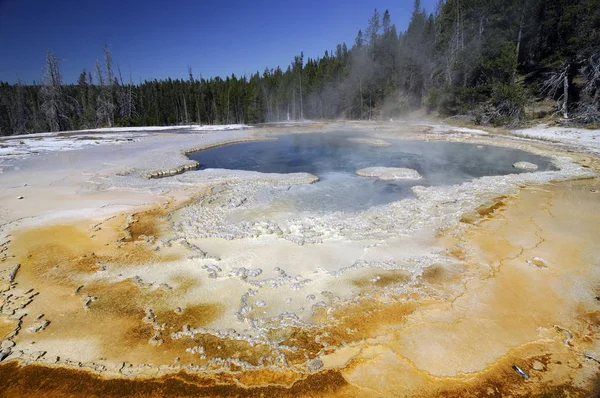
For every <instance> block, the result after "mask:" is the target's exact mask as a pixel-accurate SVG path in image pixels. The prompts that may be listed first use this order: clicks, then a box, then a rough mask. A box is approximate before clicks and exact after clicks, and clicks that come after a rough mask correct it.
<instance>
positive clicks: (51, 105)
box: [40, 51, 67, 132]
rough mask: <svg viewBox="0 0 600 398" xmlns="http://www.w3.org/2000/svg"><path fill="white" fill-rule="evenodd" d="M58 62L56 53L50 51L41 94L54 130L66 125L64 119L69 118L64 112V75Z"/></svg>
mask: <svg viewBox="0 0 600 398" xmlns="http://www.w3.org/2000/svg"><path fill="white" fill-rule="evenodd" d="M58 63H59V62H58V58H56V55H55V54H54V53H53V52H52V51H48V52H47V53H46V66H45V68H44V78H43V86H42V88H41V90H40V95H41V98H42V105H41V109H42V112H43V113H44V116H45V118H46V122H47V123H48V127H49V128H50V131H52V132H54V131H60V129H61V126H62V125H64V120H65V119H67V116H66V115H65V112H64V109H65V104H64V100H63V94H62V76H61V74H60V68H59V65H58Z"/></svg>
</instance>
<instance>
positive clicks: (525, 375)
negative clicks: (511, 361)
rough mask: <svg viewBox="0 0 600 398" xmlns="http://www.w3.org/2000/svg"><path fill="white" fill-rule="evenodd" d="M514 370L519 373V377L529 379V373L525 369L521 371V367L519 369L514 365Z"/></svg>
mask: <svg viewBox="0 0 600 398" xmlns="http://www.w3.org/2000/svg"><path fill="white" fill-rule="evenodd" d="M512 368H513V370H514V371H515V372H517V374H518V375H519V376H521V377H522V378H524V379H525V380H527V379H529V375H528V374H527V373H525V371H524V370H523V369H521V368H520V367H518V366H517V365H513V366H512Z"/></svg>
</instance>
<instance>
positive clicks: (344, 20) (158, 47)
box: [0, 0, 437, 83]
mask: <svg viewBox="0 0 600 398" xmlns="http://www.w3.org/2000/svg"><path fill="white" fill-rule="evenodd" d="M436 2H437V1H436V0H423V1H422V6H423V7H425V8H426V9H427V11H428V12H431V11H433V9H434V7H435V3H436ZM412 7H413V0H395V1H392V0H378V1H376V2H374V1H359V0H346V1H341V0H335V1H333V0H299V1H292V2H288V1H285V0H283V1H282V0H278V1H275V0H273V1H271V0H264V1H251V0H249V1H242V0H234V1H227V0H222V1H206V0H196V1H193V0H169V1H160V0H120V1H117V0H101V1H97V0H0V81H8V82H11V83H14V82H15V81H16V80H17V78H20V79H21V81H23V82H27V83H32V82H33V81H34V80H35V81H40V80H41V75H42V67H43V65H44V58H45V52H46V50H47V49H52V50H53V51H54V52H55V53H56V55H57V56H58V58H59V59H60V60H61V71H62V74H63V77H64V80H65V81H66V82H68V83H70V82H74V81H76V79H77V77H78V76H79V73H80V72H81V70H82V69H84V68H85V69H87V70H92V69H93V66H94V62H95V60H96V58H98V59H102V46H103V44H104V43H105V42H106V43H108V44H109V46H110V48H111V50H112V53H113V60H114V62H115V67H116V63H117V62H118V63H119V64H120V67H121V71H122V72H123V75H124V79H128V77H129V70H130V68H131V73H132V76H133V79H134V81H135V82H138V81H139V80H140V79H142V80H144V79H153V78H158V79H161V78H167V77H171V78H186V77H187V67H188V65H189V66H190V67H192V69H193V71H194V75H195V76H196V77H199V76H200V75H202V76H203V77H212V76H226V75H231V74H232V73H235V74H236V75H243V74H250V73H254V72H256V71H257V70H258V71H260V72H262V71H263V70H264V68H265V67H266V66H268V67H270V68H271V67H276V66H278V65H279V66H281V67H282V68H285V67H287V65H288V64H289V63H290V61H291V60H292V59H293V57H294V55H298V54H300V51H304V54H305V57H313V58H314V57H317V56H319V55H322V54H323V53H324V52H325V50H332V49H335V45H336V44H337V43H342V42H346V43H347V44H348V46H349V47H350V46H351V45H352V43H353V42H354V38H355V37H356V33H357V31H358V29H361V28H362V29H363V30H364V28H365V27H366V25H367V21H368V19H369V18H370V17H371V15H372V14H373V10H374V9H375V8H377V9H378V10H379V11H380V13H381V14H382V15H383V11H384V10H385V9H389V11H390V13H391V16H392V22H394V23H395V24H396V26H397V28H398V29H399V30H404V29H406V26H407V25H408V21H409V19H410V14H411V12H412Z"/></svg>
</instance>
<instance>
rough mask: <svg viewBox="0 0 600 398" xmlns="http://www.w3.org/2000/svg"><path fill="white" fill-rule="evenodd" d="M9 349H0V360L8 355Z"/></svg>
mask: <svg viewBox="0 0 600 398" xmlns="http://www.w3.org/2000/svg"><path fill="white" fill-rule="evenodd" d="M10 352H11V351H10V350H4V351H0V362H2V361H4V360H5V359H6V357H7V356H9V355H10Z"/></svg>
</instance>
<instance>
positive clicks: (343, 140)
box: [189, 132, 554, 211]
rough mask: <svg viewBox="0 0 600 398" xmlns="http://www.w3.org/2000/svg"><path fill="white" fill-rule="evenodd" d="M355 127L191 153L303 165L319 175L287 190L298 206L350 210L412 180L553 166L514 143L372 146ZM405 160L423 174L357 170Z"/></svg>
mask: <svg viewBox="0 0 600 398" xmlns="http://www.w3.org/2000/svg"><path fill="white" fill-rule="evenodd" d="M351 137H357V135H356V134H349V133H344V132H338V133H333V134H290V135H282V136H280V137H279V139H278V140H276V141H258V142H248V143H240V144H233V145H225V146H221V147H217V148H213V149H209V150H206V151H201V152H195V153H191V154H190V155H189V156H190V158H191V159H193V160H197V161H198V162H199V163H200V166H199V169H201V170H202V169H207V168H223V169H233V170H250V171H259V172H263V173H297V172H307V173H312V174H315V175H317V176H318V177H319V178H320V181H319V182H318V183H316V184H313V185H310V186H300V187H294V188H292V189H290V191H288V192H289V195H291V196H292V197H293V200H294V202H295V207H296V208H297V209H298V210H303V211H322V210H325V211H331V210H344V211H353V210H360V209H365V208H367V207H370V206H374V205H378V204H385V203H389V202H392V201H395V200H399V199H402V198H407V197H412V196H413V193H412V191H411V187H412V186H415V185H423V186H431V185H452V184H459V183H462V182H465V181H469V180H471V179H473V178H477V177H482V176H491V175H505V174H512V173H524V172H527V171H524V170H518V169H515V168H514V167H512V165H513V164H514V163H515V162H518V161H527V162H531V163H535V164H537V165H538V170H539V171H544V170H554V167H553V166H552V164H551V161H550V159H548V158H545V157H542V156H538V155H534V154H532V153H528V152H525V151H522V150H518V149H513V148H502V147H494V146H487V145H483V146H482V145H474V144H466V143H457V142H444V141H434V142H426V141H405V140H388V141H389V142H390V143H391V145H390V146H374V145H370V144H369V143H364V142H356V141H352V140H348V138H351ZM373 166H385V167H406V168H410V169H414V170H417V171H418V172H419V173H420V174H421V175H422V176H423V178H422V179H421V180H412V181H378V180H375V179H371V178H365V177H359V176H357V175H356V174H355V171H356V170H358V169H362V168H365V167H373Z"/></svg>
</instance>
